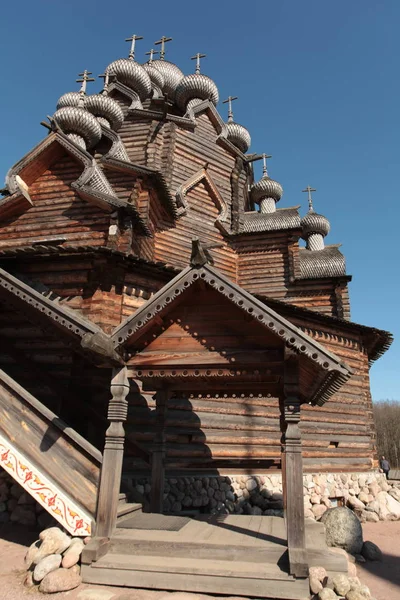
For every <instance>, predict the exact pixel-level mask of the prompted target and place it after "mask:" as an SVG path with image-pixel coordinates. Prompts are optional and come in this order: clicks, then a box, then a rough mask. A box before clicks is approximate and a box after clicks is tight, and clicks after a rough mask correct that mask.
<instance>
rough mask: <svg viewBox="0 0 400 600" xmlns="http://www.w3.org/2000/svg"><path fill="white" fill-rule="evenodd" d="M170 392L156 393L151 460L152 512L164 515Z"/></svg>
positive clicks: (160, 391) (161, 391)
mask: <svg viewBox="0 0 400 600" xmlns="http://www.w3.org/2000/svg"><path fill="white" fill-rule="evenodd" d="M169 397H170V392H169V390H168V389H167V388H165V389H162V390H159V391H158V392H157V393H156V435H155V438H154V443H153V452H152V458H151V497H150V512H153V513H162V510H163V502H164V482H165V455H166V446H167V444H166V434H165V419H166V415H167V410H168V398H169Z"/></svg>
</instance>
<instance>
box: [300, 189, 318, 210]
mask: <svg viewBox="0 0 400 600" xmlns="http://www.w3.org/2000/svg"><path fill="white" fill-rule="evenodd" d="M301 191H302V192H307V193H308V210H309V211H313V210H314V208H313V202H312V196H311V192H316V191H317V190H316V189H315V188H312V187H311V186H310V185H308V186H307V187H306V189H305V190H301Z"/></svg>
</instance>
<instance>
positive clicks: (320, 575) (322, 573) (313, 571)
mask: <svg viewBox="0 0 400 600" xmlns="http://www.w3.org/2000/svg"><path fill="white" fill-rule="evenodd" d="M308 572H309V575H310V578H311V577H314V578H315V579H318V581H320V582H321V583H323V584H324V585H325V583H326V582H327V580H328V574H327V572H326V569H325V568H324V567H310V568H309V570H308ZM314 593H315V594H316V593H317V592H314Z"/></svg>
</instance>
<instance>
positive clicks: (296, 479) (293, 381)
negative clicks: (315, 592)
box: [282, 351, 308, 577]
mask: <svg viewBox="0 0 400 600" xmlns="http://www.w3.org/2000/svg"><path fill="white" fill-rule="evenodd" d="M284 395H285V398H284V407H283V410H284V421H285V424H286V431H285V436H284V469H283V472H282V477H284V478H285V481H284V482H283V489H284V506H285V519H286V527H287V542H288V550H289V563H290V573H291V574H292V575H295V576H296V577H307V576H308V560H307V552H306V543H305V532H304V498H303V458H302V454H301V432H300V427H299V422H300V399H299V381H298V358H297V356H296V355H295V354H292V353H291V352H290V351H287V353H286V357H285V375H284Z"/></svg>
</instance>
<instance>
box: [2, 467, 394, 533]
mask: <svg viewBox="0 0 400 600" xmlns="http://www.w3.org/2000/svg"><path fill="white" fill-rule="evenodd" d="M126 482H127V484H128V485H130V486H133V487H135V488H136V490H137V491H138V492H140V493H141V494H142V495H144V496H145V497H146V498H147V499H148V500H149V498H150V491H151V486H150V483H149V481H148V479H127V480H126ZM303 490H304V509H305V516H306V517H307V518H311V519H317V520H319V519H320V518H321V516H322V515H323V514H324V512H325V511H326V510H327V509H328V508H331V507H335V506H348V507H349V508H351V509H352V510H354V511H355V513H356V514H357V516H358V517H359V518H360V520H361V521H379V520H390V519H392V520H397V519H399V520H400V481H399V482H387V481H386V479H385V476H384V475H383V474H382V473H375V472H370V473H319V474H306V475H304V487H303ZM164 511H165V512H172V513H183V512H188V511H189V512H193V511H195V512H201V513H208V514H237V515H242V514H247V515H270V516H282V515H283V495H282V477H281V474H280V473H276V474H273V475H231V476H211V477H176V478H173V477H171V478H169V479H167V480H166V483H165V490H164ZM9 521H10V522H12V523H19V524H21V525H24V526H29V527H32V528H34V527H37V528H38V529H43V528H46V527H51V526H54V525H57V523H56V522H55V521H54V519H53V518H52V517H51V516H50V515H49V514H48V513H47V512H46V511H45V510H44V509H43V508H42V507H41V506H40V505H39V504H37V502H35V500H34V499H33V498H32V497H31V496H30V495H29V494H27V493H26V492H25V491H24V490H23V489H22V487H21V486H20V485H19V484H18V483H16V482H15V481H14V480H13V479H12V478H11V477H10V476H9V475H8V474H7V473H6V472H5V471H0V524H1V523H7V522H9Z"/></svg>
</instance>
